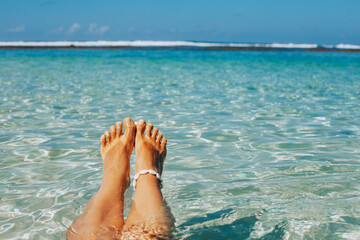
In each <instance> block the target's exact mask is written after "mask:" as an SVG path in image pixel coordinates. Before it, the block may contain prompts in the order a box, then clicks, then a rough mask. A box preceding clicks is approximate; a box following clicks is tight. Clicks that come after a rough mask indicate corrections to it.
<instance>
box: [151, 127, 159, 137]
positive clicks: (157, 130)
mask: <svg viewBox="0 0 360 240" xmlns="http://www.w3.org/2000/svg"><path fill="white" fill-rule="evenodd" d="M158 132H159V129H158V128H157V127H154V129H153V131H152V135H151V137H152V138H156V135H157V134H158Z"/></svg>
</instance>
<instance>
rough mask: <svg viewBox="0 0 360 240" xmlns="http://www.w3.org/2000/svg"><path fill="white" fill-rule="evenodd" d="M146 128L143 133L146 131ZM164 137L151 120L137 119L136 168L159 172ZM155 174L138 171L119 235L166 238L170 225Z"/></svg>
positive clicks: (131, 237) (169, 233) (160, 170)
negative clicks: (149, 121)
mask: <svg viewBox="0 0 360 240" xmlns="http://www.w3.org/2000/svg"><path fill="white" fill-rule="evenodd" d="M145 128H146V133H145ZM166 143H167V140H166V138H165V137H164V136H163V134H161V133H159V130H158V129H157V128H154V127H153V125H152V124H150V123H149V124H148V125H147V126H146V123H145V121H144V120H140V121H138V123H137V126H136V137H135V152H136V163H135V172H136V173H138V172H139V171H140V170H149V169H152V170H155V171H157V172H159V173H160V174H161V173H162V170H163V165H164V161H165V157H166ZM170 215H171V214H170V211H169V209H168V208H167V206H166V204H165V202H164V200H163V196H162V194H161V191H160V186H159V182H158V179H157V178H156V176H154V175H151V174H145V175H141V176H140V177H139V179H138V180H137V182H136V189H135V193H134V200H133V202H132V206H131V210H130V213H129V215H128V217H127V219H126V222H125V226H124V228H123V232H122V238H121V239H168V238H169V236H170V235H171V229H172V226H173V222H172V219H171V217H170Z"/></svg>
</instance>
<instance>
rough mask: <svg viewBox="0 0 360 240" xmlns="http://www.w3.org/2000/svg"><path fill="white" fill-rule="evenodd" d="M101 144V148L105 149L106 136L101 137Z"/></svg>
mask: <svg viewBox="0 0 360 240" xmlns="http://www.w3.org/2000/svg"><path fill="white" fill-rule="evenodd" d="M100 142H101V147H105V145H106V137H105V135H104V134H103V135H101V138H100Z"/></svg>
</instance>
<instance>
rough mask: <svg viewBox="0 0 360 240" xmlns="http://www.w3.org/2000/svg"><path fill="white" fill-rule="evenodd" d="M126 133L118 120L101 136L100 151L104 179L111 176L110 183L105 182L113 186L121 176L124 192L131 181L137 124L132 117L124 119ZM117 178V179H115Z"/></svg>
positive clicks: (107, 186)
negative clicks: (131, 162)
mask: <svg viewBox="0 0 360 240" xmlns="http://www.w3.org/2000/svg"><path fill="white" fill-rule="evenodd" d="M124 128H125V133H123V131H122V123H121V122H117V123H116V125H115V126H111V127H110V132H109V131H106V132H105V133H104V134H103V135H102V136H101V138H100V142H101V148H100V153H101V157H102V159H103V172H104V179H105V178H110V180H112V181H110V182H109V184H104V182H103V184H102V185H104V187H106V188H109V187H110V188H113V187H114V186H113V185H114V183H119V181H117V180H119V178H125V179H120V180H121V181H120V182H121V183H122V184H124V186H118V187H120V188H121V189H122V190H123V191H124V192H125V190H126V188H127V187H128V185H129V183H130V156H131V153H132V150H133V147H134V141H135V124H134V121H133V120H132V119H130V118H126V119H125V120H124ZM113 178H116V179H113ZM110 183H111V184H110Z"/></svg>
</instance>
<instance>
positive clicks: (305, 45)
mask: <svg viewBox="0 0 360 240" xmlns="http://www.w3.org/2000/svg"><path fill="white" fill-rule="evenodd" d="M0 47H158V48H162V47H164V48H167V47H195V48H196V47H199V48H270V49H271V48H274V49H317V48H325V49H360V45H355V44H344V43H341V44H337V45H319V44H312V43H302V44H296V43H264V44H261V43H220V42H195V41H143V40H135V41H104V40H99V41H37V42H35V41H33V42H30V41H29V42H28V41H16V42H0Z"/></svg>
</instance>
